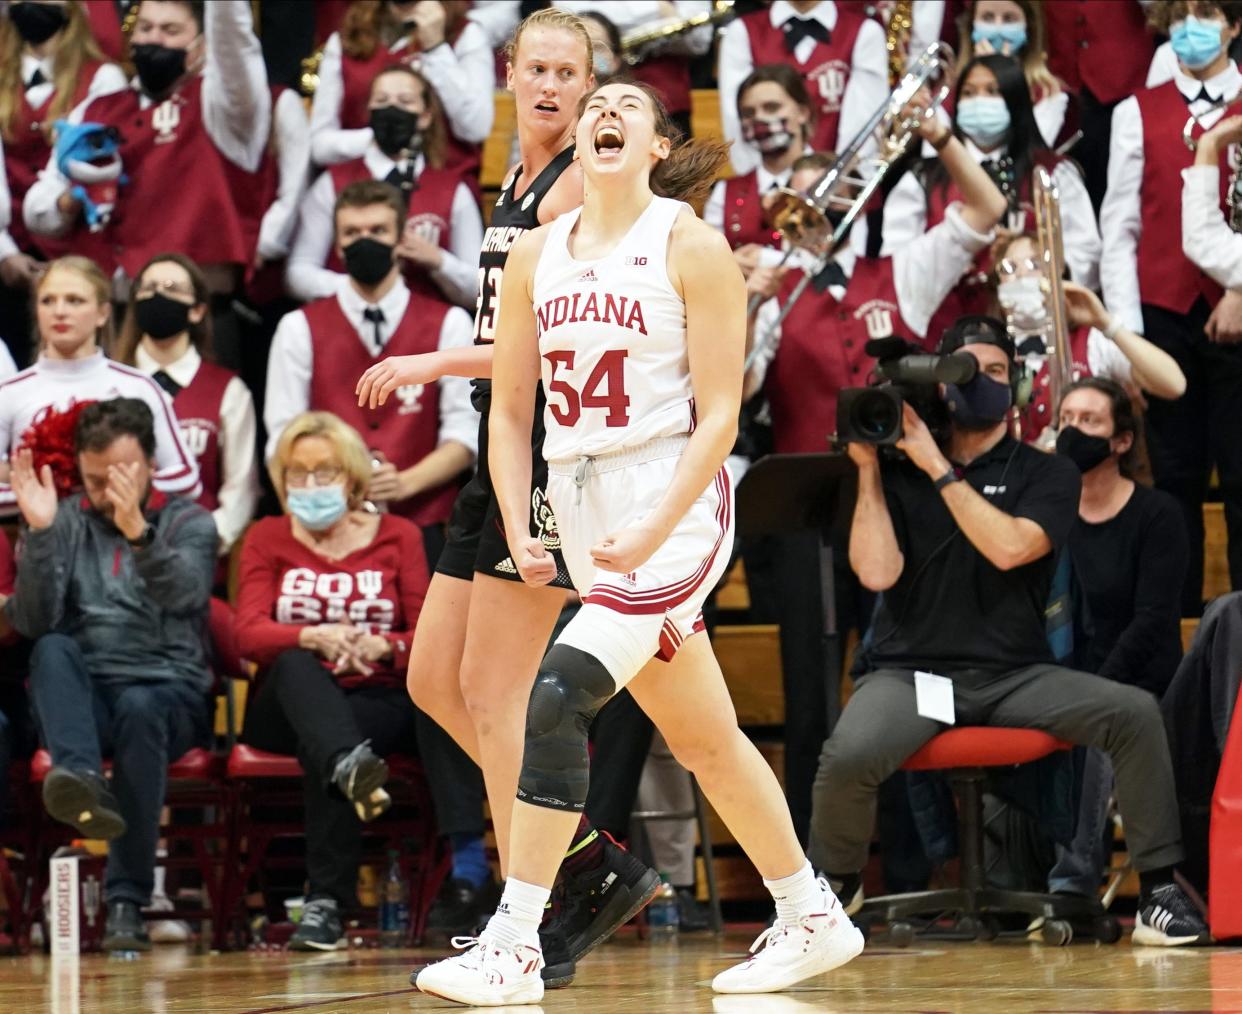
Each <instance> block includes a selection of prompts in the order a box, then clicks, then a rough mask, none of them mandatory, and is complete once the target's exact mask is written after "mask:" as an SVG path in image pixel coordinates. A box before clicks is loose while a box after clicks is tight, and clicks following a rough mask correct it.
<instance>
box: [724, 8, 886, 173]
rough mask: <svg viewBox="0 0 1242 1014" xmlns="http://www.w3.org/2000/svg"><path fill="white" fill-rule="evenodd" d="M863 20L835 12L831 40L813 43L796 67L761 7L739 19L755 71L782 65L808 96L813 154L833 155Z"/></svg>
mask: <svg viewBox="0 0 1242 1014" xmlns="http://www.w3.org/2000/svg"><path fill="white" fill-rule="evenodd" d="M865 20H866V19H865V18H861V17H859V16H858V15H857V14H855V13H853V12H851V11H848V10H845V9H844V8H842V7H838V8H837V26H836V28H834V29H833V30H832V38H831V40H830V41H829V42H828V43H827V44H826V45H825V44H824V43H822V42H816V43H815V49H814V50H812V52H811V58H810V59H809V60H807V62H806V63H805V64H800V63H798V62H797V61H796V60H795V59H794V58H793V54H791V53H790V52H789V50H787V49H786V48H785V33H784V32H782V31H781V30H780V28H773V27H772V21H771V18H770V16H769V13H768V9H767V8H766V7H765V8H763V9H762V10H757V11H752V12H751V13H749V14H746V15H743V16H742V24H744V25H745V26H746V34H747V35H748V36H749V37H750V53H751V59H752V62H753V63H754V65H755V66H756V67H760V66H762V65H763V64H765V63H786V64H789V65H790V66H791V67H793V68H794V69H795V70H796V71H798V73H800V74H801V75H802V77H803V79H804V80H805V81H806V89H807V91H808V92H810V95H811V108H812V110H814V112H815V129H814V132H813V133H812V135H811V147H812V148H814V149H815V150H816V151H835V150H836V147H837V122H838V120H840V118H841V97H842V96H843V95H844V94H845V86H846V85H847V84H849V80H850V68H851V67H852V65H853V59H854V42H855V40H856V39H857V38H858V29H859V28H861V27H862V24H863V22H864V21H865Z"/></svg>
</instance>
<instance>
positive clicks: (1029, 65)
mask: <svg viewBox="0 0 1242 1014" xmlns="http://www.w3.org/2000/svg"><path fill="white" fill-rule="evenodd" d="M1013 2H1014V3H1015V4H1017V5H1018V7H1020V8H1021V10H1022V16H1023V17H1024V18H1026V45H1025V46H1023V47H1022V59H1021V62H1022V75H1023V77H1025V78H1026V84H1027V87H1028V88H1030V90H1031V104H1032V105H1034V104H1035V103H1036V102H1037V101H1039V99H1043V98H1046V97H1047V96H1049V95H1055V94H1056V93H1057V92H1060V91H1063V90H1064V86H1063V85H1062V84H1061V82H1060V81H1059V80H1057V77H1056V75H1055V74H1053V73H1052V71H1050V70H1049V69H1048V63H1047V59H1046V54H1045V52H1044V49H1045V46H1046V43H1045V36H1046V32H1045V29H1044V8H1043V4H1042V3H1041V2H1040V0H1013ZM975 3H976V0H971V2H970V3H969V4H968V5H967V6H966V7H964V8H963V9H962V13H961V16H960V18H959V20H958V29H959V37H960V39H961V41H962V51H961V53H959V54H958V58H957V73H958V74H961V72H962V69H963V68H964V67H965V66H966V64H968V63H970V61H971V60H973V59H974V58H975V44H974V42H973V40H972V39H971V32H972V31H973V29H974V20H975ZM1014 59H1017V57H1016V56H1015V57H1014Z"/></svg>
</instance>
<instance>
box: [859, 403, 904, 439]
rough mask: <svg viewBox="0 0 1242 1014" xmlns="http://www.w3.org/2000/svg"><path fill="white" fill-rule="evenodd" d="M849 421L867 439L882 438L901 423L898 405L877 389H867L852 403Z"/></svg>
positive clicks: (887, 435)
mask: <svg viewBox="0 0 1242 1014" xmlns="http://www.w3.org/2000/svg"><path fill="white" fill-rule="evenodd" d="M850 423H851V424H852V426H853V429H854V432H855V433H858V434H859V435H860V436H862V437H863V438H865V439H867V440H876V441H879V440H884V439H886V438H888V437H890V436H892V434H893V433H895V432H896V431H897V428H898V427H899V426H900V425H901V409H900V406H899V405H898V404H897V403H896V402H894V401H893V399H892V398H889V397H887V396H886V395H884V394H883V393H881V392H879V391H868V392H866V394H865V395H864V396H863V397H860V398H859V399H858V400H857V401H856V402H854V405H853V411H852V412H851V413H850Z"/></svg>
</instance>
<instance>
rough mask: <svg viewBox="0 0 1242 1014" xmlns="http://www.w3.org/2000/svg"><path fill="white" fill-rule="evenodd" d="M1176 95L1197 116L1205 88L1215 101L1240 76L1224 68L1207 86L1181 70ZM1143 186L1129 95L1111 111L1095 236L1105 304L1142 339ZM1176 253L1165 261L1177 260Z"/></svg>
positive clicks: (1173, 142)
mask: <svg viewBox="0 0 1242 1014" xmlns="http://www.w3.org/2000/svg"><path fill="white" fill-rule="evenodd" d="M1172 80H1173V81H1174V83H1175V84H1176V85H1177V90H1178V91H1180V92H1181V93H1182V95H1183V96H1185V97H1186V98H1188V99H1192V100H1193V101H1191V103H1190V105H1189V106H1188V107H1187V116H1189V115H1190V114H1191V113H1196V114H1201V113H1202V112H1203V110H1205V109H1207V108H1208V106H1209V104H1210V103H1209V102H1207V101H1205V100H1203V99H1200V98H1197V97H1196V96H1198V95H1199V92H1200V90H1201V89H1204V88H1206V89H1207V93H1208V96H1209V97H1210V98H1212V99H1219V98H1222V97H1224V96H1229V95H1233V94H1235V93H1236V92H1237V91H1238V88H1239V87H1240V86H1242V74H1239V73H1238V68H1237V66H1236V65H1235V64H1234V63H1232V62H1230V63H1229V65H1228V66H1227V67H1226V68H1225V69H1224V70H1223V71H1221V72H1220V73H1219V74H1217V75H1216V76H1215V77H1213V78H1210V79H1209V80H1207V81H1199V80H1197V79H1196V78H1193V77H1191V76H1190V75H1189V74H1186V73H1185V72H1184V71H1183V70H1182V69H1181V67H1180V66H1178V67H1175V68H1174V70H1173V78H1172ZM1222 115H1224V111H1223V110H1216V111H1214V112H1212V113H1208V114H1207V115H1206V116H1204V117H1203V125H1204V126H1205V127H1211V126H1213V125H1214V124H1215V123H1216V122H1217V121H1218V120H1219V119H1220V118H1221V116H1222ZM1168 144H1169V145H1170V146H1177V147H1178V148H1179V149H1180V148H1181V145H1182V139H1181V136H1180V135H1171V136H1170V137H1169V138H1168ZM1142 186H1143V117H1142V113H1141V112H1140V111H1139V104H1138V98H1137V97H1136V96H1133V95H1131V96H1130V97H1129V98H1128V99H1123V100H1122V101H1121V102H1120V103H1119V104H1118V105H1117V108H1116V109H1114V110H1113V127H1112V137H1111V140H1110V143H1109V152H1108V190H1107V192H1106V193H1105V194H1104V203H1103V205H1102V206H1101V208H1100V234H1101V236H1102V237H1103V240H1104V256H1103V258H1102V260H1101V261H1100V283H1101V285H1102V286H1103V290H1104V302H1105V303H1106V304H1107V305H1108V308H1109V310H1111V311H1112V312H1113V313H1114V314H1116V315H1117V316H1118V317H1120V318H1121V321H1122V323H1124V324H1125V326H1126V327H1128V328H1129V329H1130V330H1131V331H1134V332H1135V333H1137V334H1142V333H1143V310H1142V297H1141V295H1140V293H1139V281H1138V241H1139V236H1140V234H1141V233H1142V229H1143V208H1142V199H1141V191H1142ZM1177 254H1178V252H1177V251H1176V250H1170V251H1168V255H1169V256H1171V257H1176V256H1177Z"/></svg>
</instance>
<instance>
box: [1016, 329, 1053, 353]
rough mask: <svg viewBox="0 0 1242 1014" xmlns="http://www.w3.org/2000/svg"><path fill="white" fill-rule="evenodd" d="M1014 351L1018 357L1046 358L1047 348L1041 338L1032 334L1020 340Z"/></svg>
mask: <svg viewBox="0 0 1242 1014" xmlns="http://www.w3.org/2000/svg"><path fill="white" fill-rule="evenodd" d="M1016 351H1017V353H1018V355H1020V356H1046V355H1047V354H1048V346H1046V345H1045V344H1044V340H1043V338H1042V337H1040V336H1039V335H1037V334H1033V335H1030V336H1028V337H1026V338H1024V339H1022V341H1021V343H1020V344H1019V345H1018V348H1017V350H1016Z"/></svg>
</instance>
